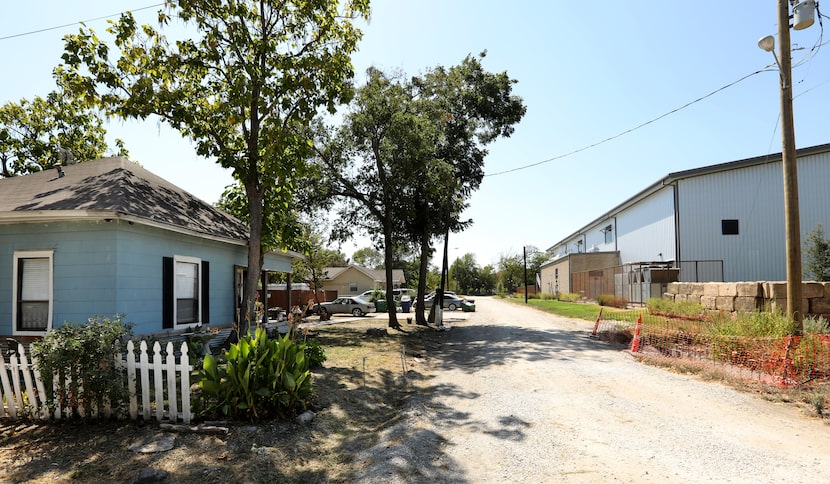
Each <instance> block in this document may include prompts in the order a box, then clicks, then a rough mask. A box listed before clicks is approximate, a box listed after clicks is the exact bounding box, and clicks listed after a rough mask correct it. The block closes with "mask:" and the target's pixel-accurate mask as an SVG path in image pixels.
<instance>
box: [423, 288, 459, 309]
mask: <svg viewBox="0 0 830 484" xmlns="http://www.w3.org/2000/svg"><path fill="white" fill-rule="evenodd" d="M433 299H435V291H432V292H431V293H429V294H427V295H426V296H424V301H425V302H426V307H427V308H429V307H431V306H432V300H433ZM464 301H465V299H462V298H460V297H458V295H456V294H455V293H454V292H452V291H444V304H443V306H444V309H447V310H450V311H455V310H456V309H458V308H460V307H461V303H462V302H464Z"/></svg>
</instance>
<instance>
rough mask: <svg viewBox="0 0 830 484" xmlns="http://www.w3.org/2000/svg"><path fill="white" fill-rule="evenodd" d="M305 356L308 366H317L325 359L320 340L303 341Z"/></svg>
mask: <svg viewBox="0 0 830 484" xmlns="http://www.w3.org/2000/svg"><path fill="white" fill-rule="evenodd" d="M304 344H305V356H306V358H307V359H308V366H309V368H317V367H319V366H320V365H322V364H323V362H324V361H326V351H325V350H324V349H323V346H322V345H320V342H319V341H317V340H314V339H311V340H306V341H305V343H304Z"/></svg>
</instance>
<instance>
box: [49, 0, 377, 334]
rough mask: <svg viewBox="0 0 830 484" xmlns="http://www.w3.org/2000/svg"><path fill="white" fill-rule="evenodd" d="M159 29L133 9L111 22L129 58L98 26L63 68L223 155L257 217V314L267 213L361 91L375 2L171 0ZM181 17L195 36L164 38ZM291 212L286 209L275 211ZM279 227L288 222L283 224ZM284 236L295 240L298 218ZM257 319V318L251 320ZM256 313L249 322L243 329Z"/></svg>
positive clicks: (76, 38)
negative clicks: (325, 127)
mask: <svg viewBox="0 0 830 484" xmlns="http://www.w3.org/2000/svg"><path fill="white" fill-rule="evenodd" d="M166 6H167V7H168V10H167V11H168V12H169V13H165V12H164V11H160V12H159V28H158V29H156V28H154V27H151V26H149V25H143V26H138V25H137V24H136V21H135V18H134V17H133V15H132V14H131V13H129V12H127V13H125V14H123V15H122V16H121V18H120V19H119V20H118V21H117V22H112V25H111V27H110V28H109V29H107V30H108V31H109V32H110V33H111V34H113V35H114V36H115V40H114V44H115V46H116V48H117V49H118V50H119V51H120V55H119V56H118V57H117V58H115V56H112V57H111V56H110V47H109V46H108V45H107V44H106V43H104V42H103V41H101V40H100V39H99V38H98V37H97V35H96V34H95V33H94V32H93V31H92V30H91V29H86V28H82V29H81V30H80V32H79V33H78V34H75V35H68V36H66V37H65V52H64V54H63V56H62V58H63V60H64V63H65V64H64V65H62V66H58V67H57V68H56V70H55V73H56V75H57V76H58V77H59V78H60V79H62V80H63V82H64V83H65V85H67V87H68V88H69V89H72V90H73V91H74V92H77V93H80V94H81V95H82V96H84V99H86V100H87V101H88V102H89V103H90V104H96V105H99V106H100V107H102V108H103V109H104V110H105V111H106V113H107V114H112V115H117V116H121V117H124V118H139V119H145V118H147V117H148V116H151V115H155V116H158V118H159V119H161V120H162V121H163V122H165V123H167V124H169V125H170V126H172V127H173V128H174V129H177V130H179V131H180V132H181V134H182V135H183V136H185V137H187V138H189V139H191V140H193V142H194V144H195V145H196V151H197V153H198V154H199V155H201V156H204V157H208V158H213V159H215V160H216V162H217V163H219V164H220V165H222V166H223V167H225V168H229V169H232V170H233V176H234V177H235V178H236V180H238V181H239V183H240V184H241V186H242V187H243V188H244V192H245V197H246V201H247V205H248V211H249V214H250V216H249V217H248V222H249V226H250V233H249V240H248V268H249V270H248V275H247V278H246V280H245V301H244V306H245V308H247V310H246V311H245V312H246V313H247V314H254V311H253V305H254V301H255V294H256V287H257V279H258V277H259V273H260V271H261V268H262V257H263V251H264V250H266V249H268V248H269V247H268V246H269V245H270V243H268V242H267V243H266V244H265V245H264V244H263V239H264V238H265V237H272V236H273V234H270V235H269V234H264V232H263V221H264V220H265V219H267V218H268V213H269V212H270V211H275V212H280V211H287V210H288V211H290V207H291V206H292V197H293V195H294V192H295V188H296V186H297V184H298V181H297V180H298V179H300V178H303V177H304V176H305V175H306V159H307V155H308V150H309V148H310V142H309V135H308V129H307V128H308V125H309V123H310V121H311V120H312V118H313V117H314V116H315V115H316V114H317V112H318V110H319V109H321V108H325V109H327V110H329V111H330V112H334V110H335V108H336V106H337V105H338V104H339V103H341V102H343V101H347V100H348V98H349V97H350V94H351V89H350V83H349V81H350V79H351V78H352V76H353V69H352V64H351V58H350V55H351V53H352V52H354V51H355V50H356V48H357V42H358V40H359V39H360V32H359V31H358V30H357V29H356V28H354V26H353V25H352V23H351V22H352V20H354V19H355V18H365V17H366V16H368V12H369V5H368V0H348V1H347V2H346V3H345V5H342V6H341V5H340V2H338V1H337V0H313V1H312V0H285V1H276V0H259V1H254V0H228V1H224V2H216V1H211V0H168V1H167V2H166ZM174 16H177V17H178V19H179V20H181V21H182V22H184V23H185V24H186V25H187V26H189V27H190V28H192V29H193V31H194V32H197V36H196V37H194V38H191V39H185V40H179V41H176V42H175V43H173V44H171V43H170V42H168V40H167V38H166V37H165V36H164V35H163V34H162V32H161V29H163V28H164V27H165V26H166V25H167V24H168V23H169V22H170V21H171V20H172V19H173V17H174ZM284 218H288V217H282V216H277V217H276V219H278V220H279V219H284ZM276 229H277V230H281V229H282V227H277V228H276ZM288 229H289V231H288V233H281V232H278V233H279V234H280V235H279V237H275V239H274V242H275V243H276V242H279V245H280V246H283V247H285V246H291V245H292V242H293V240H292V236H293V235H295V234H296V232H295V226H290V227H288ZM246 319H247V318H246ZM246 325H247V321H243V324H242V327H241V330H242V332H245V330H246Z"/></svg>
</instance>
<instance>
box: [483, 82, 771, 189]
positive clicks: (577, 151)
mask: <svg viewBox="0 0 830 484" xmlns="http://www.w3.org/2000/svg"><path fill="white" fill-rule="evenodd" d="M768 70H769V69H768V68H766V67H765V68H764V69H761V70H758V71H755V72H753V73H751V74H747V75H745V76H743V77H742V78H740V79H738V80H736V81H732V82H730V83H729V84H727V85H725V86H723V87H720V88H718V89H715V90H714V91H712V92H710V93H709V94H706V95H705V96H701V97H699V98H697V99H695V100H694V101H690V102H688V103H686V104H684V105H682V106H680V107H679V108H675V109H672V110H671V111H669V112H667V113H664V114H661V115H660V116H657V117H656V118H654V119H651V120H649V121H646V122H644V123H641V124H638V125H637V126H634V127H633V128H630V129H627V130H625V131H623V132H621V133H617V134H615V135H614V136H610V137H608V138H605V139H603V140H601V141H597V142H596V143H592V144H590V145H588V146H583V147H582V148H578V149H575V150H573V151H569V152H568V153H564V154H561V155H559V156H554V157H553V158H548V159H547V160H542V161H537V162H536V163H531V164H529V165H524V166H518V167H516V168H511V169H509V170H504V171H499V172H496V173H488V174H485V175H484V176H485V177H488V176H497V175H504V174H507V173H513V172H514V171H519V170H526V169H528V168H533V167H534V166H539V165H544V164H545V163H550V162H551V161H556V160H561V159H562V158H566V157H568V156H571V155H575V154H577V153H580V152H582V151H585V150H589V149H591V148H594V147H596V146H599V145H601V144H603V143H607V142H609V141H611V140H615V139H617V138H619V137H621V136H624V135H626V134H628V133H631V132H634V131H637V130H638V129H640V128H644V127H646V126H648V125H649V124H652V123H655V122H657V121H659V120H661V119H663V118H665V117H666V116H669V115H671V114H674V113H676V112H678V111H681V110H683V109H686V108H688V107H689V106H691V105H693V104H695V103H697V102H700V101H703V100H704V99H706V98H708V97H711V96H714V95H715V94H717V93H719V92H721V91H723V90H724V89H728V88H730V87H732V86H734V85H735V84H738V83H739V82H741V81H744V80H746V79H748V78H750V77H752V76H754V75H756V74H760V73H762V72H767V71H768Z"/></svg>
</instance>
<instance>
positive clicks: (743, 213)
mask: <svg viewBox="0 0 830 484" xmlns="http://www.w3.org/2000/svg"><path fill="white" fill-rule="evenodd" d="M798 181H799V205H800V210H801V232H802V242H803V240H804V239H805V234H806V233H808V232H810V231H812V230H813V229H814V228H815V226H816V224H818V223H821V224H823V225H824V227H825V228H830V186H828V181H830V154H827V153H824V154H818V155H811V156H805V157H802V158H800V159H799V161H798ZM678 200H679V219H680V240H681V250H680V252H681V254H680V255H681V258H682V259H683V260H708V259H723V261H724V265H723V270H724V280H725V281H765V280H766V281H775V280H785V279H786V253H785V233H784V232H785V229H784V193H783V174H782V167H781V162H780V160H778V161H775V162H771V163H767V164H764V165H757V166H751V167H746V168H741V169H736V170H730V171H724V172H718V173H711V174H706V175H702V176H697V177H692V178H686V179H683V180H680V181H679V182H678ZM723 220H737V221H738V234H737V235H724V234H723V233H722V221H723Z"/></svg>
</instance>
